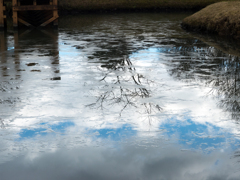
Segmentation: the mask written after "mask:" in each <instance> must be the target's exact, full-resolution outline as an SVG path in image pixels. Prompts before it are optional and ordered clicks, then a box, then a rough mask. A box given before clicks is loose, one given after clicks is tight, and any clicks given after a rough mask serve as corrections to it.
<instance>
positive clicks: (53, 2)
mask: <svg viewBox="0 0 240 180" xmlns="http://www.w3.org/2000/svg"><path fill="white" fill-rule="evenodd" d="M18 2H20V0H12V4H13V7H12V11H13V26H14V27H17V26H18V22H20V23H22V24H24V25H26V26H32V25H31V23H29V22H27V21H28V18H26V17H23V18H22V19H21V18H20V19H19V17H21V14H18V13H20V12H21V11H30V12H31V11H43V13H46V12H47V11H48V13H49V11H50V12H51V11H52V16H51V17H50V16H49V17H46V14H43V18H42V22H43V20H44V21H45V22H44V23H42V24H40V26H46V25H48V24H49V23H51V22H53V25H55V26H56V25H58V17H59V16H58V0H50V1H49V4H44V3H43V2H38V1H37V0H32V5H24V4H23V5H22V6H21V5H19V4H18ZM30 2H31V1H30ZM37 2H38V3H39V4H40V5H38V3H37ZM25 4H26V3H25ZM43 4H44V5H43ZM44 11H45V12H44ZM18 15H19V17H18ZM44 15H45V17H44ZM30 18H34V17H30ZM37 18H38V21H39V22H41V20H40V19H39V16H37ZM44 18H45V19H44ZM48 18H49V19H48ZM34 20H35V19H31V20H30V22H32V23H33V24H35V25H36V24H37V23H36V22H38V21H35V22H33V21H34Z"/></svg>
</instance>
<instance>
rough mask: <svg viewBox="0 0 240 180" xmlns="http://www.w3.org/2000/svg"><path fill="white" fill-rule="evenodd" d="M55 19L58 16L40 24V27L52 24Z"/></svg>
mask: <svg viewBox="0 0 240 180" xmlns="http://www.w3.org/2000/svg"><path fill="white" fill-rule="evenodd" d="M57 18H58V16H56V17H52V18H51V19H49V20H47V21H46V22H44V23H42V24H41V25H40V26H41V27H44V26H46V25H48V24H49V23H51V22H53V21H54V20H56V19H57Z"/></svg>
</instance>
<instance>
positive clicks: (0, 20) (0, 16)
mask: <svg viewBox="0 0 240 180" xmlns="http://www.w3.org/2000/svg"><path fill="white" fill-rule="evenodd" d="M5 10H6V7H5V6H4V4H3V0H0V29H2V28H4V20H5V18H6V15H4V11H5Z"/></svg>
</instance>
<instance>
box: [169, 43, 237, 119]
mask: <svg viewBox="0 0 240 180" xmlns="http://www.w3.org/2000/svg"><path fill="white" fill-rule="evenodd" d="M177 48H178V47H176V49H177ZM186 50H187V52H185V51H186ZM187 53H188V54H187ZM179 54H180V55H181V56H180V58H174V59H173V60H172V61H171V63H169V67H170V68H169V73H170V75H171V76H173V77H174V78H176V79H178V80H181V81H184V82H193V81H198V82H202V83H203V84H205V85H206V86H208V87H211V89H212V90H211V91H210V92H209V95H211V96H212V97H214V98H217V99H218V100H219V106H220V107H221V108H222V109H223V110H224V111H227V112H230V113H231V115H232V118H233V119H237V120H238V119H239V118H240V116H239V115H240V99H239V97H240V62H239V58H238V57H237V56H231V55H227V54H225V53H223V52H222V51H219V50H217V49H215V48H213V47H205V48H199V47H195V48H194V47H192V48H191V49H189V48H186V47H185V48H182V47H181V50H179Z"/></svg>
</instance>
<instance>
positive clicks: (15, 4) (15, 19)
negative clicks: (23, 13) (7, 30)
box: [12, 0, 18, 28]
mask: <svg viewBox="0 0 240 180" xmlns="http://www.w3.org/2000/svg"><path fill="white" fill-rule="evenodd" d="M12 6H17V0H12ZM13 27H14V28H16V27H18V16H17V11H13Z"/></svg>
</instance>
